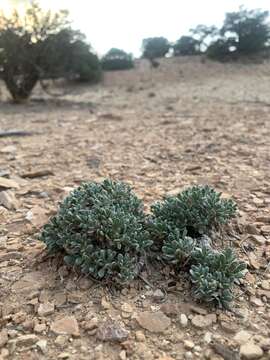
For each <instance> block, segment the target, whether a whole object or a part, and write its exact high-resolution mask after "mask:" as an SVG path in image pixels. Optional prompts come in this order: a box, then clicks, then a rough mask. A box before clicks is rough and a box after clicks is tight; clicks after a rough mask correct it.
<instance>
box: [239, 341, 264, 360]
mask: <svg viewBox="0 0 270 360" xmlns="http://www.w3.org/2000/svg"><path fill="white" fill-rule="evenodd" d="M240 356H241V358H242V359H246V360H256V359H260V358H261V357H262V356H263V351H262V349H261V348H260V347H259V346H258V345H255V344H254V343H253V342H251V341H250V342H247V343H246V344H244V345H241V347H240Z"/></svg>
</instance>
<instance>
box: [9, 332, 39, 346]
mask: <svg viewBox="0 0 270 360" xmlns="http://www.w3.org/2000/svg"><path fill="white" fill-rule="evenodd" d="M38 340H39V339H38V337H37V335H35V334H27V335H21V336H19V337H18V338H17V339H14V340H11V341H12V342H15V343H16V345H17V346H32V345H34V344H35V343H36V342H37V341H38Z"/></svg>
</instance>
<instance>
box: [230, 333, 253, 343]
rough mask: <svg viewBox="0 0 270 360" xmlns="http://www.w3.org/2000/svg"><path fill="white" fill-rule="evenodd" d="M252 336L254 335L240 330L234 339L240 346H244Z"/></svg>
mask: <svg viewBox="0 0 270 360" xmlns="http://www.w3.org/2000/svg"><path fill="white" fill-rule="evenodd" d="M251 336H252V335H251V334H250V333H249V332H248V331H245V330H240V331H239V332H238V333H237V334H236V335H235V336H234V338H233V339H234V341H236V342H237V344H238V345H243V344H245V343H247V342H248V341H249V340H250V338H251Z"/></svg>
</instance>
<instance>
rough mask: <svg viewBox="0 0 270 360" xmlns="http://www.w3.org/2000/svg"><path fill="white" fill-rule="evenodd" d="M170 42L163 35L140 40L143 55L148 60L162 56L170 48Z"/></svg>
mask: <svg viewBox="0 0 270 360" xmlns="http://www.w3.org/2000/svg"><path fill="white" fill-rule="evenodd" d="M170 47H171V45H170V43H169V41H168V40H167V39H166V38H164V37H152V38H147V39H144V40H143V42H142V51H143V55H142V56H143V57H144V58H146V59H149V60H150V61H151V60H153V59H155V58H159V57H164V56H165V55H166V54H167V53H168V51H169V50H170Z"/></svg>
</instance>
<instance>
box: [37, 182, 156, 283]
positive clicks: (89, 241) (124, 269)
mask: <svg viewBox="0 0 270 360" xmlns="http://www.w3.org/2000/svg"><path fill="white" fill-rule="evenodd" d="M144 222H145V217H144V213H143V206H142V202H141V201H140V200H139V199H138V198H137V197H136V195H134V194H133V193H132V191H131V189H130V187H129V186H128V185H126V184H124V183H121V182H114V181H110V180H105V181H104V182H103V183H101V184H98V183H94V182H93V183H86V184H83V185H82V186H80V187H79V188H77V189H76V190H74V191H73V192H72V193H71V194H70V195H69V196H68V197H67V198H66V199H65V200H64V201H63V203H62V204H61V205H60V208H59V211H58V213H57V215H56V216H55V217H53V218H52V219H51V221H50V222H49V224H47V225H46V226H45V227H44V230H43V232H42V234H41V240H42V241H44V242H45V243H46V245H47V248H48V250H49V252H53V253H54V252H58V251H60V252H62V253H63V254H64V255H65V257H64V260H65V262H66V263H67V264H69V265H72V266H78V267H79V268H80V269H81V271H82V272H83V273H85V274H90V275H91V276H93V277H95V278H97V279H114V280H117V281H121V282H124V281H127V280H130V279H132V278H133V277H135V276H136V274H137V266H138V263H139V261H140V259H141V257H143V256H145V253H146V252H147V251H148V250H149V247H150V245H151V244H152V242H151V240H150V239H149V234H148V232H147V231H146V230H145V228H144Z"/></svg>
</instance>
